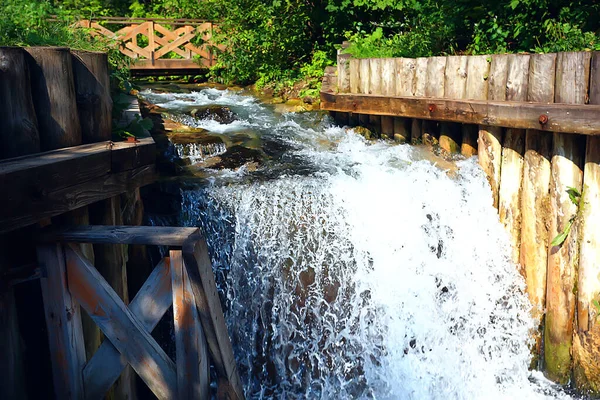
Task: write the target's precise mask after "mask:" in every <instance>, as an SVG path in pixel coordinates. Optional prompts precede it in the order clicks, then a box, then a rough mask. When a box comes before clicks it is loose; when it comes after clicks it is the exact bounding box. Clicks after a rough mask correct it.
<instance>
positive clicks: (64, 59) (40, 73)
mask: <svg viewBox="0 0 600 400" xmlns="http://www.w3.org/2000/svg"><path fill="white" fill-rule="evenodd" d="M25 50H26V51H27V52H28V53H29V54H30V55H31V57H30V62H29V69H30V72H31V90H32V96H33V104H34V106H35V113H36V115H37V120H38V128H39V132H40V143H41V149H42V151H46V150H54V149H60V148H63V147H70V146H76V145H78V144H81V140H82V139H81V126H80V124H79V116H78V114H77V103H76V97H75V84H74V79H73V67H72V60H71V53H70V52H69V49H68V48H65V47H27V48H26V49H25Z"/></svg>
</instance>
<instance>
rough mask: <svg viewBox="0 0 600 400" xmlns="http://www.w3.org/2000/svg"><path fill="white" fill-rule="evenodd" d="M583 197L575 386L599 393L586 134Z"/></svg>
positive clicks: (597, 200)
mask: <svg viewBox="0 0 600 400" xmlns="http://www.w3.org/2000/svg"><path fill="white" fill-rule="evenodd" d="M589 100H590V103H591V104H600V53H599V52H594V53H592V59H591V69H590V98H589ZM582 195H583V198H582V199H581V201H582V202H583V204H584V208H583V212H582V215H581V216H582V226H581V241H580V243H581V244H580V250H579V251H580V254H579V269H578V278H577V316H576V322H577V323H576V329H575V335H574V338H573V361H574V379H575V386H576V387H577V388H578V389H579V390H581V391H583V392H587V393H590V394H591V395H593V396H598V395H599V394H600V373H599V371H598V369H599V368H600V346H599V344H600V326H599V324H598V322H597V321H598V320H597V318H598V316H599V313H600V310H597V309H596V307H594V306H593V303H592V302H593V301H594V300H596V301H600V295H599V294H600V263H598V260H599V259H600V232H599V231H598V227H599V226H600V138H597V137H591V136H590V137H588V138H587V141H586V148H585V164H584V170H583V193H582Z"/></svg>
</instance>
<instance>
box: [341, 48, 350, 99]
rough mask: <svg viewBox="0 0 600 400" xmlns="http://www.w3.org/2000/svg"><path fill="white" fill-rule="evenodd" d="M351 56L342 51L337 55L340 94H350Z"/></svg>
mask: <svg viewBox="0 0 600 400" xmlns="http://www.w3.org/2000/svg"><path fill="white" fill-rule="evenodd" d="M351 57H352V56H351V55H350V54H345V53H342V49H339V50H338V53H337V74H338V90H339V92H340V93H350V79H351V78H350V59H351Z"/></svg>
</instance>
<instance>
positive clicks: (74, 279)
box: [65, 246, 177, 399]
mask: <svg viewBox="0 0 600 400" xmlns="http://www.w3.org/2000/svg"><path fill="white" fill-rule="evenodd" d="M65 256H66V263H67V274H68V279H69V289H70V291H71V293H72V294H73V296H74V297H75V298H76V299H77V301H78V302H79V304H81V306H82V307H83V308H84V309H85V310H86V311H87V313H88V314H89V315H90V316H91V317H92V319H94V321H95V322H96V323H97V324H98V326H99V327H100V329H102V332H103V333H104V334H105V335H106V337H107V338H108V339H109V340H110V341H111V343H112V344H113V345H114V346H115V348H116V349H117V350H118V351H119V352H120V353H121V354H122V355H123V356H125V357H126V358H127V361H128V362H129V364H130V365H131V366H132V367H133V369H135V371H136V372H137V373H138V375H139V376H140V377H141V378H142V379H143V380H144V382H145V383H146V385H148V387H149V388H150V390H152V392H153V393H154V394H155V395H156V396H157V397H158V398H159V399H173V398H176V396H177V377H176V372H175V364H174V363H173V361H171V359H170V358H169V357H168V356H167V355H166V354H165V352H164V351H163V350H162V349H161V348H160V346H159V345H158V344H157V343H156V341H155V340H154V339H153V338H152V336H150V334H149V333H148V332H147V331H146V329H144V327H143V325H142V323H141V322H140V321H139V319H138V318H137V317H136V316H135V315H134V314H133V312H132V311H131V310H130V309H129V308H127V307H126V306H125V304H123V302H122V301H121V299H120V298H119V295H117V294H116V293H115V291H114V290H113V289H112V288H111V287H110V285H109V284H108V283H107V282H106V281H105V280H104V278H103V277H102V275H100V273H99V272H98V271H97V270H96V269H95V268H94V267H93V266H91V265H90V264H89V263H88V262H87V260H85V259H84V258H83V257H82V256H81V254H79V252H78V250H77V249H76V248H75V247H72V246H69V247H67V248H66V251H65Z"/></svg>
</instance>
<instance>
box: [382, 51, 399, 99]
mask: <svg viewBox="0 0 600 400" xmlns="http://www.w3.org/2000/svg"><path fill="white" fill-rule="evenodd" d="M396 76H397V73H396V59H395V58H383V59H382V60H381V94H382V95H384V96H395V95H396V81H397V79H396Z"/></svg>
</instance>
